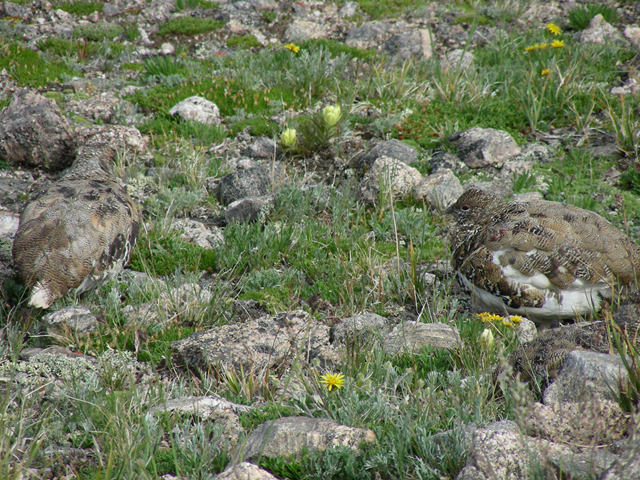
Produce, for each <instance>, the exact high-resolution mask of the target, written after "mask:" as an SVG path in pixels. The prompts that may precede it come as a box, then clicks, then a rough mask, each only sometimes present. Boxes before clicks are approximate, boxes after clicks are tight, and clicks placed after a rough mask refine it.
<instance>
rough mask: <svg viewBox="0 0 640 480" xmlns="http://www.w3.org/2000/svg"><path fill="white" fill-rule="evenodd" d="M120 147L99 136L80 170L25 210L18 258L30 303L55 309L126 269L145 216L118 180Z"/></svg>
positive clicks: (86, 149)
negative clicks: (116, 164) (69, 295)
mask: <svg viewBox="0 0 640 480" xmlns="http://www.w3.org/2000/svg"><path fill="white" fill-rule="evenodd" d="M114 153H115V152H114V150H113V148H112V147H110V146H109V145H108V142H106V141H102V140H101V139H100V137H99V136H96V137H94V138H92V139H90V140H89V141H88V142H87V143H86V144H85V145H84V146H82V147H81V148H80V149H79V151H78V155H77V156H76V159H75V161H74V163H73V165H72V166H71V167H70V168H69V169H68V170H67V171H66V172H65V173H64V174H63V176H62V177H61V178H60V179H59V180H57V181H56V182H55V183H53V184H51V185H50V186H49V187H48V188H45V189H43V190H41V191H40V192H38V193H37V194H36V195H35V196H34V197H32V199H31V200H30V201H29V202H28V203H27V205H26V206H25V208H24V210H23V212H22V215H21V218H20V227H19V229H18V232H17V233H16V236H15V240H14V243H13V261H14V264H15V266H16V268H17V271H18V274H19V276H20V278H21V279H22V281H23V282H24V283H25V284H26V286H27V287H32V290H31V297H30V300H29V305H31V306H34V307H38V308H48V307H49V306H50V305H51V304H52V303H53V302H55V301H56V300H57V299H59V298H61V297H63V296H64V295H66V294H67V292H69V291H71V290H74V291H75V293H76V294H79V293H82V292H85V291H87V290H91V289H93V288H96V287H98V286H100V285H102V284H104V283H105V282H107V281H108V280H110V279H111V278H113V277H114V276H115V275H117V273H118V272H119V271H120V270H121V269H122V267H123V265H125V264H126V263H127V262H128V260H129V256H130V255H131V251H132V249H133V247H134V246H135V243H136V241H137V239H138V231H139V225H140V214H139V212H138V208H137V206H136V204H135V203H134V202H133V200H131V198H130V197H129V196H128V195H127V192H126V190H125V188H124V186H122V184H121V183H120V182H119V180H118V179H117V178H116V177H115V174H114V164H113V155H114Z"/></svg>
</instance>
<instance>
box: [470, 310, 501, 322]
mask: <svg viewBox="0 0 640 480" xmlns="http://www.w3.org/2000/svg"><path fill="white" fill-rule="evenodd" d="M476 317H478V318H479V319H480V320H481V321H482V323H486V322H493V321H499V320H502V319H503V318H504V317H501V316H500V315H496V314H495V313H489V312H482V313H476Z"/></svg>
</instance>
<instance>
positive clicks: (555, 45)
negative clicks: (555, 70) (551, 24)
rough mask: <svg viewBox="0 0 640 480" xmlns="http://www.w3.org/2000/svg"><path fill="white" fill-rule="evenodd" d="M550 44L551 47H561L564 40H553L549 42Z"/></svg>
mask: <svg viewBox="0 0 640 480" xmlns="http://www.w3.org/2000/svg"><path fill="white" fill-rule="evenodd" d="M551 46H552V47H553V48H562V47H564V40H554V41H553V42H551Z"/></svg>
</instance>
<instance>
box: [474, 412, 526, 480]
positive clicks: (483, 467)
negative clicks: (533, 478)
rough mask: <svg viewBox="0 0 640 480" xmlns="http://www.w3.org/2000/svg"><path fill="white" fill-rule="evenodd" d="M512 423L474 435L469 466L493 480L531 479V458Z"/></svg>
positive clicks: (496, 426) (483, 430)
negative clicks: (529, 475) (529, 474)
mask: <svg viewBox="0 0 640 480" xmlns="http://www.w3.org/2000/svg"><path fill="white" fill-rule="evenodd" d="M500 423H504V422H500ZM512 423H513V422H510V424H509V425H506V424H505V425H493V426H492V425H490V426H488V427H487V428H479V429H477V430H476V431H475V432H474V433H473V440H472V443H471V449H470V452H469V460H468V462H469V464H470V465H469V466H473V467H475V468H476V469H477V470H478V471H479V472H481V473H482V474H483V475H485V476H486V477H487V478H490V479H492V480H493V479H500V480H502V479H504V480H520V479H523V478H529V477H528V472H529V464H530V455H529V452H528V451H527V449H526V447H525V445H524V443H523V441H522V438H521V434H520V433H519V432H518V431H517V426H516V427H514V426H513V425H511V424H512Z"/></svg>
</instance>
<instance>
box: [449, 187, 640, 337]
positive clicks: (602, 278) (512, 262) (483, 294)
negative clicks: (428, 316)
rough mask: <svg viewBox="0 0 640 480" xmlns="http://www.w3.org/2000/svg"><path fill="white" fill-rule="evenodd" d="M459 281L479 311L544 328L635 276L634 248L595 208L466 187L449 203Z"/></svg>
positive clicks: (638, 273) (593, 306) (637, 258)
mask: <svg viewBox="0 0 640 480" xmlns="http://www.w3.org/2000/svg"><path fill="white" fill-rule="evenodd" d="M448 211H449V213H452V214H453V215H454V217H455V219H456V221H457V227H456V228H455V229H454V230H453V232H452V234H451V237H450V240H451V249H452V252H453V259H452V264H453V267H454V269H455V270H456V271H457V273H458V278H459V279H460V281H461V283H462V284H463V285H464V286H465V287H466V288H467V289H469V290H470V291H471V293H472V298H473V300H474V302H475V303H477V304H478V306H479V307H480V308H482V309H484V310H487V311H491V312H495V313H500V314H505V313H509V314H520V315H526V316H528V317H530V318H531V319H532V320H534V321H536V322H537V323H541V324H543V326H550V325H552V324H555V323H557V321H558V319H563V318H572V317H573V318H575V317H576V316H577V315H583V314H587V313H590V312H593V311H597V310H598V309H599V308H600V306H601V304H602V298H610V297H611V295H612V293H613V292H616V291H617V289H618V287H620V286H624V285H628V284H630V283H631V282H634V281H636V280H637V279H638V278H640V247H638V245H636V244H635V243H633V241H631V239H629V237H627V236H626V235H625V234H624V233H622V232H621V231H620V230H618V229H617V228H616V227H614V226H613V225H611V224H610V223H609V222H607V221H606V220H605V219H603V218H602V217H600V216H599V215H597V214H596V213H593V212H589V211H587V210H583V209H581V208H578V207H574V206H571V205H564V204H562V203H557V202H548V201H544V200H536V201H531V202H509V203H503V202H501V201H500V200H499V199H498V198H497V197H495V196H494V195H491V194H489V193H486V192H484V191H482V190H480V189H477V188H470V189H469V190H467V191H466V192H464V193H463V194H462V195H461V196H460V198H458V200H457V201H456V203H455V204H453V205H452V206H451V207H450V208H449V210H448Z"/></svg>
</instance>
